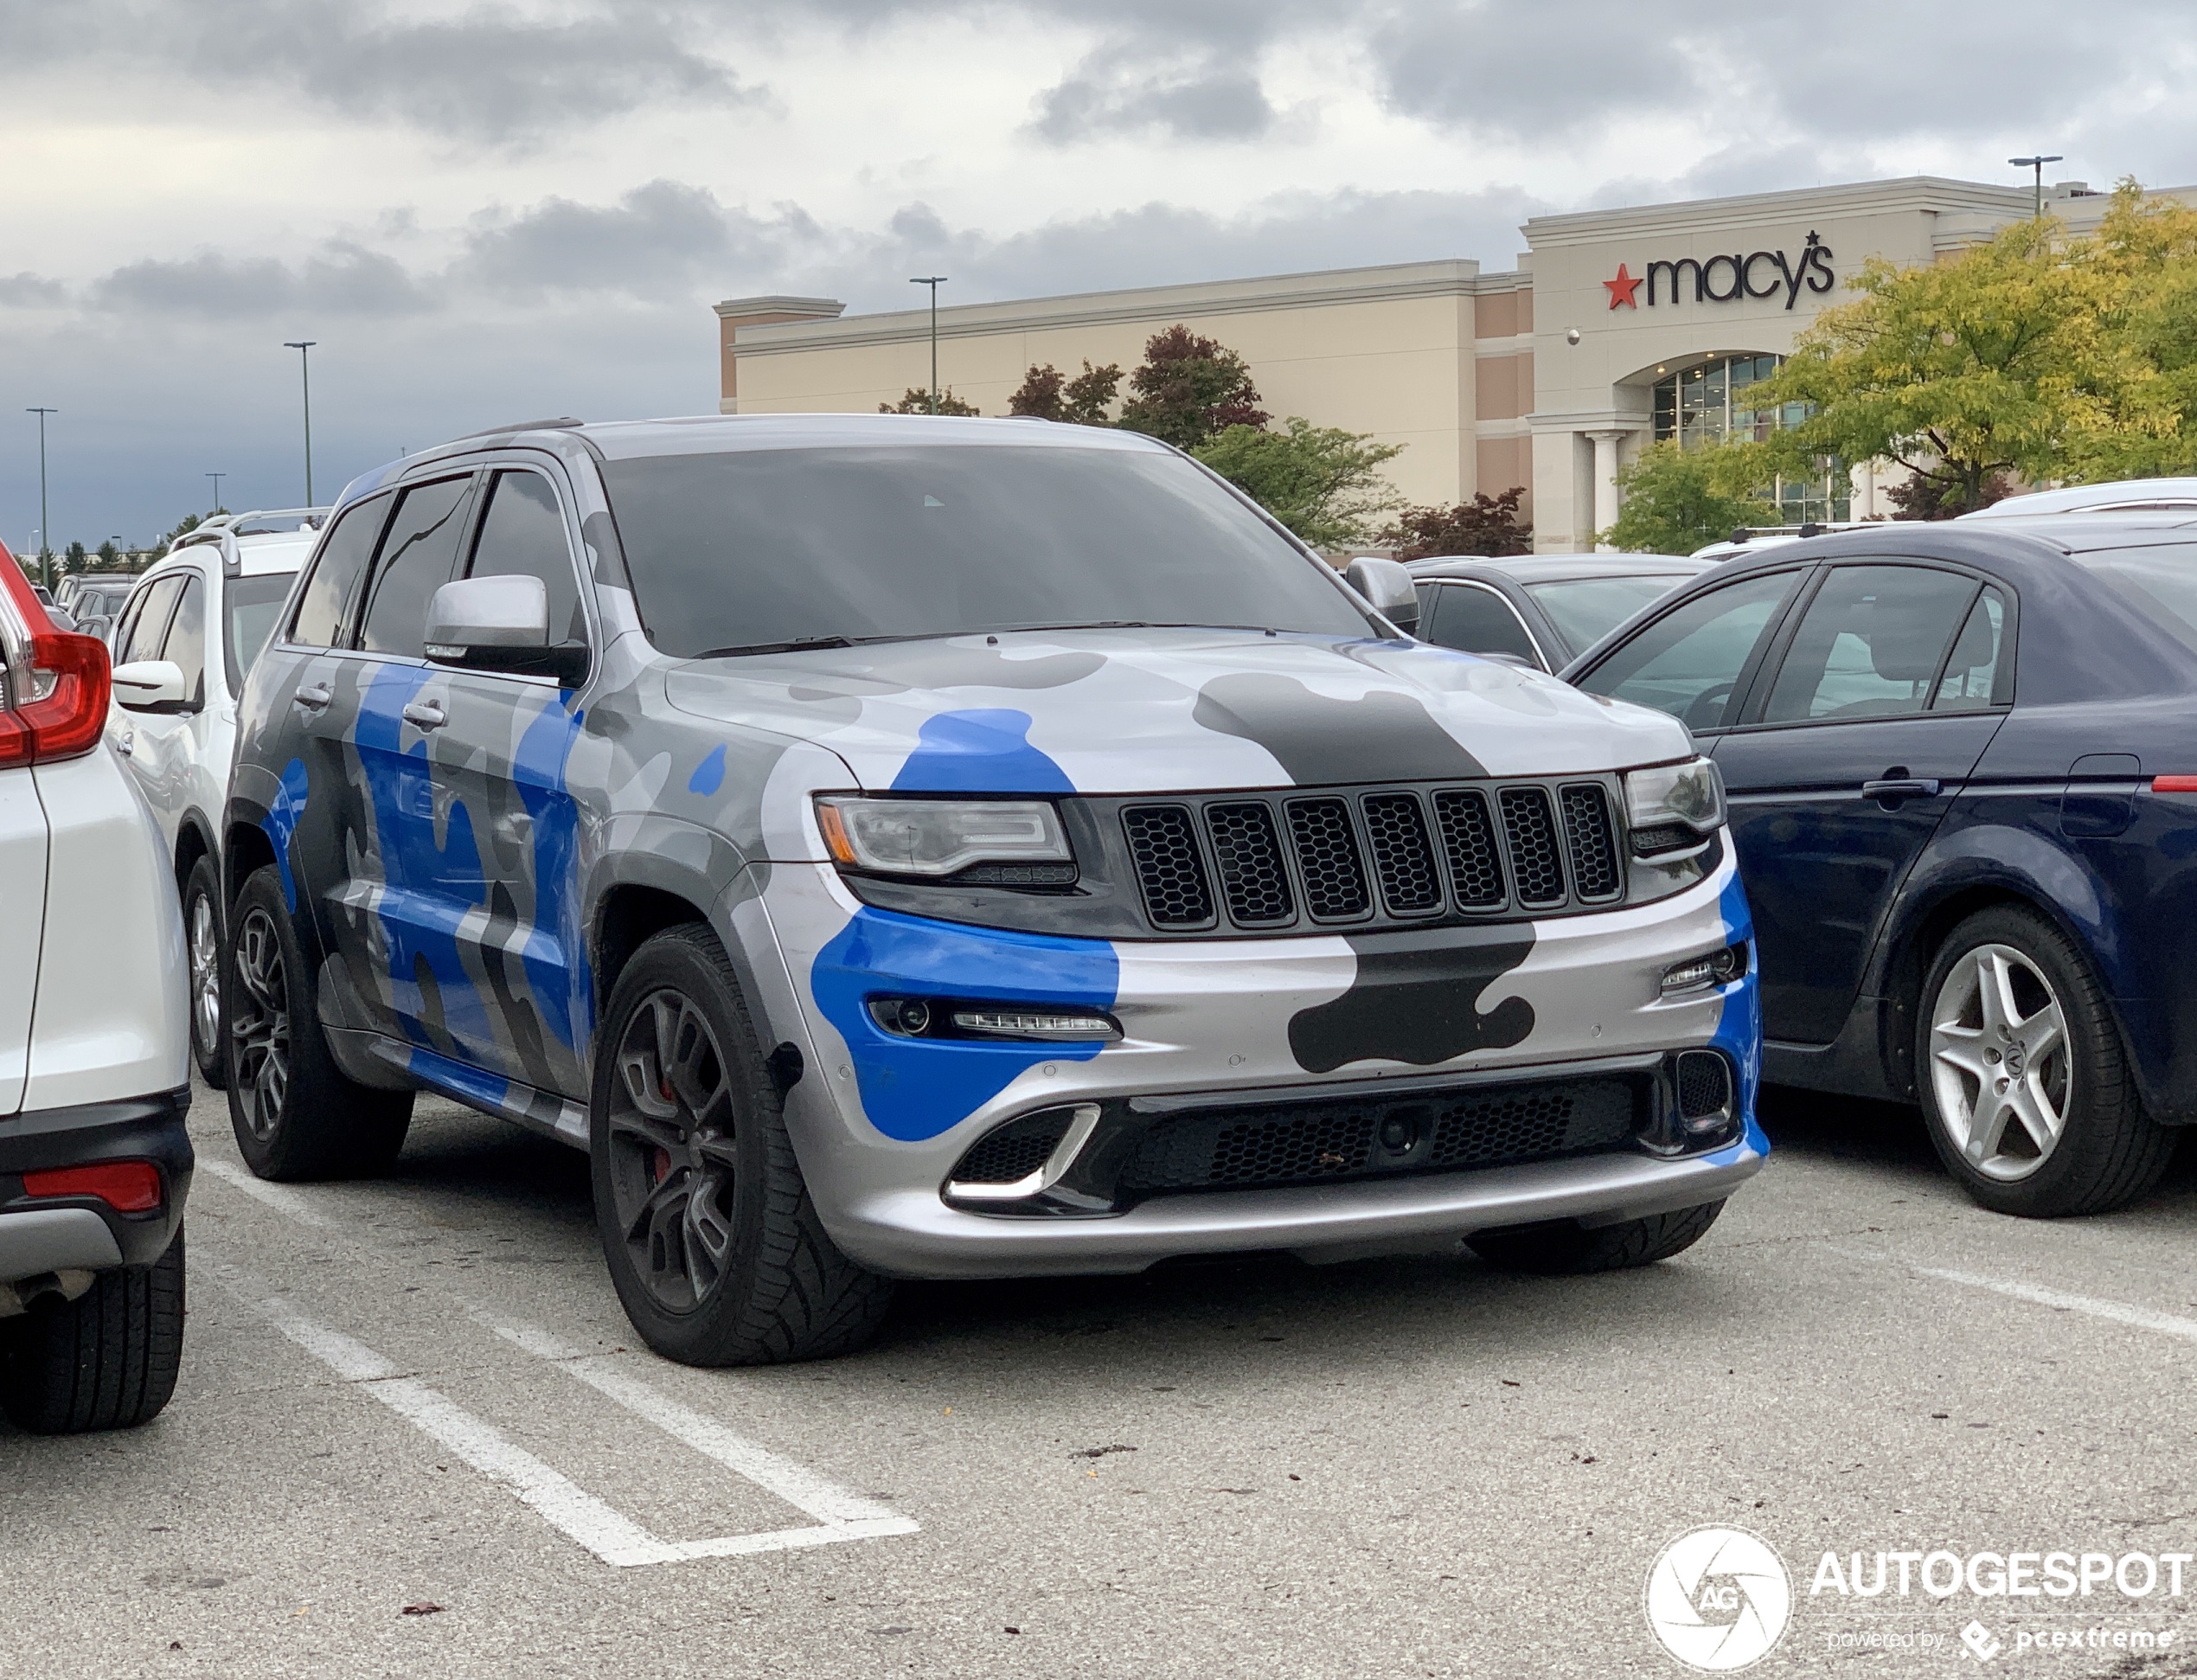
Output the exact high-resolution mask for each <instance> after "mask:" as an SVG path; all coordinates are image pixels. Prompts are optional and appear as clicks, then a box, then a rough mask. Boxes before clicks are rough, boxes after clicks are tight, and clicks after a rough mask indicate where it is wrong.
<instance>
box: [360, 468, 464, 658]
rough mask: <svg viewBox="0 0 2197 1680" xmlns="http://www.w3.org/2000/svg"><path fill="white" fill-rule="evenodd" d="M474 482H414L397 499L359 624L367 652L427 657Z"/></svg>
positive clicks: (438, 480)
mask: <svg viewBox="0 0 2197 1680" xmlns="http://www.w3.org/2000/svg"><path fill="white" fill-rule="evenodd" d="M472 484H473V481H472V480H471V478H439V479H437V480H436V481H435V482H434V483H433V484H416V485H414V486H413V488H412V489H410V490H408V491H405V493H404V497H403V499H402V500H400V502H399V503H397V511H396V516H395V517H394V518H393V519H391V520H390V521H389V534H388V536H386V537H384V538H383V539H382V541H381V560H380V561H379V562H378V563H377V564H376V565H375V568H374V585H373V592H372V593H370V594H369V595H368V597H367V602H366V616H365V617H364V618H363V619H362V620H361V621H360V623H359V646H360V647H361V648H362V649H363V650H365V651H367V652H368V653H388V654H394V655H396V656H399V657H407V658H413V659H418V658H420V657H423V655H422V651H421V650H422V649H423V647H424V646H425V645H426V638H427V635H426V632H427V603H428V601H429V600H432V598H433V596H434V593H435V591H436V590H438V589H439V588H441V587H443V585H445V583H448V582H449V581H450V580H451V574H452V573H453V572H455V571H456V570H457V567H458V533H459V531H460V530H462V529H464V524H465V502H466V492H467V491H470V490H471V488H472Z"/></svg>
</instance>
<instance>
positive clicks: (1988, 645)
mask: <svg viewBox="0 0 2197 1680" xmlns="http://www.w3.org/2000/svg"><path fill="white" fill-rule="evenodd" d="M2007 618H2008V613H2007V599H2006V597H2005V595H2003V594H2002V593H2000V592H1999V591H1998V590H1996V589H1989V588H1987V589H1986V590H1984V592H1983V593H1982V594H1981V595H1978V596H1977V597H1976V605H1975V606H1971V607H1970V608H1969V610H1968V622H1967V623H1966V624H1963V625H1962V626H1961V633H1960V635H1959V636H1958V637H1957V638H1955V639H1954V642H1953V651H1952V653H1951V654H1950V656H1949V657H1947V659H1946V661H1945V670H1944V675H1943V676H1939V678H1938V694H1937V697H1936V698H1935V699H1933V700H1932V701H1931V702H1930V709H1931V710H1932V711H1933V712H1973V711H1980V710H1982V709H1983V708H1984V707H1986V706H1990V705H1995V704H2004V703H2005V702H2006V701H2007V700H2008V699H2010V698H2011V697H2012V692H2013V685H2012V684H2011V683H2009V682H2008V678H2009V677H2010V676H2012V675H2013V672H2012V671H2010V670H2007V669H2006V664H2007V659H2006V632H2007Z"/></svg>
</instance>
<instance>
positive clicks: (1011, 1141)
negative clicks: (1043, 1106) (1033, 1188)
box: [952, 1112, 1073, 1184]
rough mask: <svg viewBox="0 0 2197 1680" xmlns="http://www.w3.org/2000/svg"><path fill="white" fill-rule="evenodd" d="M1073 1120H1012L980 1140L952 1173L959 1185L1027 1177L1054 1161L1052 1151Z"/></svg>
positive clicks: (1036, 1117) (1054, 1115) (1063, 1115)
mask: <svg viewBox="0 0 2197 1680" xmlns="http://www.w3.org/2000/svg"><path fill="white" fill-rule="evenodd" d="M1072 1118H1073V1117H1072V1116H1071V1115H1070V1114H1068V1113H1065V1112H1063V1113H1051V1114H1035V1115H1032V1116H1031V1117H1030V1118H1029V1119H1022V1120H1011V1121H1009V1123H1008V1124H1007V1125H1003V1126H1002V1127H1000V1128H999V1130H998V1131H996V1132H991V1133H990V1134H989V1135H987V1136H985V1137H983V1138H978V1139H977V1143H976V1145H975V1146H974V1147H973V1148H972V1149H970V1151H969V1153H968V1154H966V1155H964V1156H963V1157H961V1164H960V1165H958V1166H957V1167H956V1168H955V1169H954V1170H953V1174H952V1177H953V1179H954V1182H956V1183H962V1184H1012V1183H1015V1181H1016V1180H1017V1179H1022V1178H1027V1177H1029V1176H1030V1175H1031V1174H1032V1173H1034V1172H1035V1171H1036V1170H1038V1169H1039V1168H1040V1167H1041V1166H1043V1165H1044V1164H1046V1163H1047V1161H1049V1160H1051V1159H1052V1158H1053V1151H1054V1150H1056V1149H1058V1148H1060V1139H1061V1138H1065V1137H1066V1136H1067V1133H1068V1123H1069V1121H1070V1119H1072Z"/></svg>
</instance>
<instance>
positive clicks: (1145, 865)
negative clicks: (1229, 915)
mask: <svg viewBox="0 0 2197 1680" xmlns="http://www.w3.org/2000/svg"><path fill="white" fill-rule="evenodd" d="M1121 822H1122V829H1123V830H1124V832H1125V833H1126V834H1127V835H1128V837H1129V855H1130V857H1131V860H1132V862H1134V863H1135V864H1136V868H1137V886H1138V887H1139V888H1141V889H1142V890H1143V895H1144V914H1146V915H1148V916H1150V918H1151V919H1152V925H1153V926H1154V927H1203V926H1204V925H1205V924H1206V923H1207V922H1209V921H1211V920H1213V889H1212V888H1211V887H1210V886H1208V885H1207V882H1206V876H1205V863H1204V861H1203V860H1202V859H1201V858H1200V857H1199V856H1198V841H1197V835H1196V833H1195V830H1193V829H1192V827H1191V825H1190V811H1189V808H1188V806H1186V805H1131V807H1130V808H1129V809H1128V810H1126V811H1123V812H1122V814H1121Z"/></svg>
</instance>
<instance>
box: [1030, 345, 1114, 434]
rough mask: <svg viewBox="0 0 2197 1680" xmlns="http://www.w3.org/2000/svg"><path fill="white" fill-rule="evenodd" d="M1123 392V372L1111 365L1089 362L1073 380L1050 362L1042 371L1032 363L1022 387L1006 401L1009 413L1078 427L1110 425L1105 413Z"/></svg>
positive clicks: (1109, 363) (1110, 363)
mask: <svg viewBox="0 0 2197 1680" xmlns="http://www.w3.org/2000/svg"><path fill="white" fill-rule="evenodd" d="M1120 389H1121V369H1119V368H1118V367H1117V366H1115V364H1114V363H1112V362H1108V363H1107V364H1106V365H1105V367H1103V368H1094V367H1092V365H1091V363H1090V362H1088V361H1086V362H1085V363H1084V364H1083V371H1082V372H1081V373H1080V374H1079V375H1076V377H1075V378H1073V379H1069V378H1067V377H1066V375H1063V374H1062V373H1061V371H1060V369H1058V368H1056V367H1054V365H1053V364H1052V363H1051V362H1047V363H1046V364H1045V366H1043V367H1042V368H1041V367H1039V366H1038V365H1037V364H1036V363H1035V362H1032V363H1031V364H1030V371H1029V373H1028V376H1027V377H1025V378H1024V379H1023V381H1022V388H1020V389H1019V390H1017V391H1016V392H1015V394H1014V395H1013V396H1011V397H1009V398H1008V399H1007V412H1008V413H1009V414H1030V415H1034V416H1035V417H1036V418H1037V419H1039V420H1063V421H1066V422H1068V423H1070V424H1073V425H1076V426H1107V425H1111V423H1112V422H1111V421H1110V420H1108V419H1107V418H1106V410H1107V409H1108V408H1109V407H1111V406H1112V405H1113V401H1114V395H1115V393H1117V392H1118V391H1119V390H1120Z"/></svg>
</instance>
